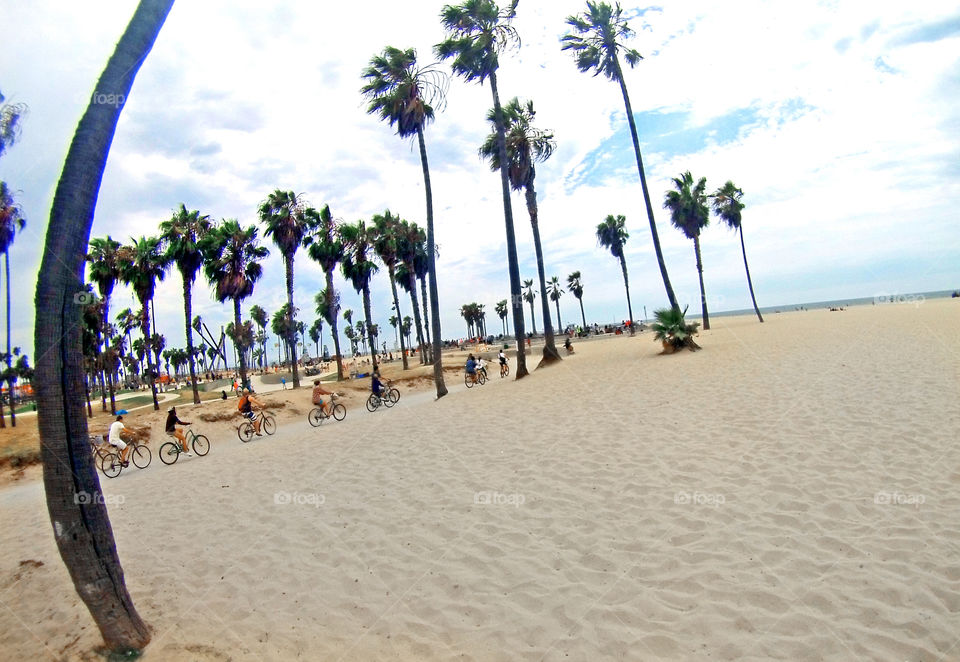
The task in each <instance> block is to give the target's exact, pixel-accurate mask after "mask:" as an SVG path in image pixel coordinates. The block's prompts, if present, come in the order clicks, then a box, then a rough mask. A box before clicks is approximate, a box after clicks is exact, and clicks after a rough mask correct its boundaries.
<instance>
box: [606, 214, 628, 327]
mask: <svg viewBox="0 0 960 662" xmlns="http://www.w3.org/2000/svg"><path fill="white" fill-rule="evenodd" d="M626 224H627V219H626V218H625V217H624V216H623V215H620V214H618V215H617V216H614V215H613V214H608V215H607V217H606V218H605V219H603V223H601V224H600V225H598V226H597V241H598V242H599V243H600V245H601V246H603V247H604V248H606V249H608V250H609V251H610V253H611V255H613V256H614V257H615V258H617V259H618V260H619V261H620V270H621V271H622V272H623V287H624V288H625V289H626V290H627V314H629V315H630V335H631V336H632V335H633V334H634V333H635V332H634V330H633V305H631V303H630V281H629V279H628V278H627V260H626V258H625V257H624V255H623V245H624V244H625V243H627V239H629V238H630V235H629V234H628V233H627V230H626V227H625V226H626Z"/></svg>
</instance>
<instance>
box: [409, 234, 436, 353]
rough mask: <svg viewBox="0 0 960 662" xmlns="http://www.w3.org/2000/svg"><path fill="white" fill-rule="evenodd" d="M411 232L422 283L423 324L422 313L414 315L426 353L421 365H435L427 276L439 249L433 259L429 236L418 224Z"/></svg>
mask: <svg viewBox="0 0 960 662" xmlns="http://www.w3.org/2000/svg"><path fill="white" fill-rule="evenodd" d="M410 226H411V232H414V233H416V235H417V243H416V252H415V253H414V256H413V271H414V273H415V274H416V277H417V280H419V281H420V304H421V306H422V307H423V316H422V318H423V324H422V325H421V324H420V319H421V315H420V311H419V310H417V313H416V315H414V318H413V321H414V322H415V323H416V325H417V333H418V334H420V342H421V343H422V344H423V349H424V351H423V352H421V359H422V360H421V363H430V364H432V363H433V345H432V344H431V342H430V324H428V323H427V320H429V319H430V311H429V310H428V309H427V298H428V297H427V276H428V275H429V271H430V260H431V259H433V260H436V259H437V258H438V257H440V252H439V247H438V246H437V245H436V244H434V250H433V257H432V258H431V257H430V255H429V254H428V253H427V236H426V234H425V233H424V231H423V230H422V229H421V228H418V227H417V224H416V223H411V224H410Z"/></svg>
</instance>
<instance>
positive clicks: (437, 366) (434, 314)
mask: <svg viewBox="0 0 960 662" xmlns="http://www.w3.org/2000/svg"><path fill="white" fill-rule="evenodd" d="M417 142H418V143H419V144H420V165H421V166H422V168H423V188H424V190H425V191H426V196H427V271H428V273H429V274H430V330H431V334H432V336H433V359H434V360H433V382H434V384H436V386H437V398H438V399H439V398H442V397H443V396H445V395H446V394H447V385H446V383H444V381H443V357H442V355H441V353H440V350H441V348H440V294H439V292H438V287H437V261H436V255H437V254H436V248H435V244H434V237H433V190H432V189H431V188H430V168H429V166H428V165H427V146H426V144H425V143H424V141H423V128H422V127H419V126H418V127H417Z"/></svg>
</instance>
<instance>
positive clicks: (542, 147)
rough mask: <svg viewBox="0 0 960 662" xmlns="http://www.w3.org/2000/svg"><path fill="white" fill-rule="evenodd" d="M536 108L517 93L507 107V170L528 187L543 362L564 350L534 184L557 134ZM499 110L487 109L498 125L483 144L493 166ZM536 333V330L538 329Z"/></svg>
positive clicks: (514, 182) (496, 164) (513, 182)
mask: <svg viewBox="0 0 960 662" xmlns="http://www.w3.org/2000/svg"><path fill="white" fill-rule="evenodd" d="M534 117H536V111H534V109H533V102H532V101H528V102H527V103H526V104H521V103H520V100H519V99H518V98H517V97H514V98H513V99H511V100H510V101H508V102H507V104H506V105H505V106H504V107H503V121H504V125H505V128H506V145H507V158H508V159H509V163H508V167H507V173H508V175H509V178H510V186H511V187H512V188H513V190H515V191H519V190H520V189H524V191H525V194H526V201H527V213H528V214H529V215H530V225H531V226H532V227H533V248H534V251H535V253H536V256H537V277H538V279H539V281H540V303H541V306H542V309H543V311H542V312H543V335H544V344H543V364H549V363H552V362H554V361H559V360H561V359H560V353H559V352H558V351H557V346H556V343H555V341H554V335H553V324H552V323H551V320H550V304H548V303H547V283H546V276H545V274H544V269H543V246H542V244H541V243H540V223H539V214H538V211H537V192H536V189H535V187H534V180H535V178H536V169H535V168H534V163H535V162H537V161H546V160H547V159H548V158H550V155H551V154H553V150H554V149H556V146H557V145H556V143H555V142H554V140H553V134H552V133H549V132H547V131H542V130H540V129H537V128H535V127H534V126H533V119H534ZM496 119H497V118H496V114H495V113H494V111H493V110H491V111H490V112H489V113H487V120H489V121H490V122H491V123H492V124H493V125H494V132H493V133H492V134H490V135H489V136H487V139H486V141H485V142H484V143H483V145H482V146H481V147H480V155H481V156H482V157H484V158H486V159H488V160H489V161H490V167H491V169H492V170H494V171H496V170H499V169H500V152H499V148H498V145H497V133H496ZM534 333H536V331H534Z"/></svg>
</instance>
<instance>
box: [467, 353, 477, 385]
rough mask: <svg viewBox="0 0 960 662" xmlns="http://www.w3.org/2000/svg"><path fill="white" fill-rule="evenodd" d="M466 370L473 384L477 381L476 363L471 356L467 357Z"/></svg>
mask: <svg viewBox="0 0 960 662" xmlns="http://www.w3.org/2000/svg"><path fill="white" fill-rule="evenodd" d="M466 370H467V374H468V375H470V380H471V381H473V382H474V383H475V382H476V381H477V361H476V359H474V358H473V354H470V355H469V356H468V357H467V365H466Z"/></svg>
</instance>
